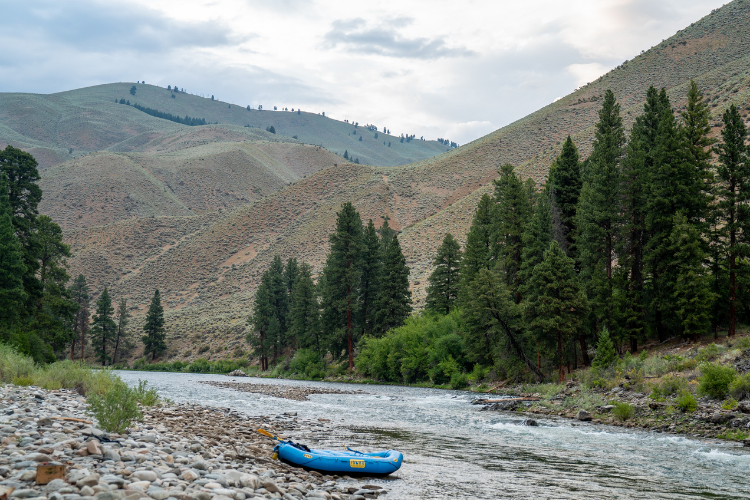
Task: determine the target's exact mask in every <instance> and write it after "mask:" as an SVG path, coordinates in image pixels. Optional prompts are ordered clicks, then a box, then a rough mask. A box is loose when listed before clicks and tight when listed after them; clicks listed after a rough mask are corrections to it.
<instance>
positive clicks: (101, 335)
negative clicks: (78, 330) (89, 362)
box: [91, 287, 117, 366]
mask: <svg viewBox="0 0 750 500" xmlns="http://www.w3.org/2000/svg"><path fill="white" fill-rule="evenodd" d="M114 312H115V310H114V309H113V308H112V299H111V298H110V296H109V291H108V290H107V287H104V290H103V291H102V294H101V295H100V296H99V299H98V300H97V301H96V314H94V318H93V320H94V321H93V323H92V327H91V336H92V338H91V344H92V345H93V346H94V352H95V353H96V356H97V358H98V359H99V362H100V363H101V364H102V366H104V365H106V364H107V361H109V359H110V358H109V355H108V354H107V349H108V348H109V346H110V344H111V343H112V339H113V338H114V335H115V330H116V329H117V325H115V322H114V320H113V319H112V315H113V314H114Z"/></svg>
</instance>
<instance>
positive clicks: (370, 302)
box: [358, 219, 392, 335]
mask: <svg viewBox="0 0 750 500" xmlns="http://www.w3.org/2000/svg"><path fill="white" fill-rule="evenodd" d="M387 223H388V221H387V220H386V221H384V223H383V224H384V225H386V227H387ZM388 238H389V239H390V238H392V236H391V235H390V234H389V235H388ZM382 246H383V245H382V243H381V241H380V238H378V231H377V230H376V229H375V224H373V222H372V219H370V220H369V221H368V223H367V226H366V227H365V230H364V233H363V234H362V257H361V261H360V266H361V275H360V284H359V320H358V323H359V327H360V330H361V334H362V335H372V334H373V330H374V327H375V312H376V309H375V308H376V301H377V297H378V292H379V290H380V278H381V275H382V270H383V253H382Z"/></svg>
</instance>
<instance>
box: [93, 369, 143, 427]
mask: <svg viewBox="0 0 750 500" xmlns="http://www.w3.org/2000/svg"><path fill="white" fill-rule="evenodd" d="M87 404H88V413H89V414H91V415H93V416H94V417H95V418H96V420H97V421H98V422H99V426H100V427H101V428H102V429H104V430H105V431H107V432H117V433H122V432H123V431H125V429H127V428H128V427H130V424H131V423H132V422H133V420H140V419H142V418H143V413H142V412H141V410H140V408H138V395H137V394H136V391H135V390H134V389H131V388H130V387H128V386H127V384H125V383H124V382H119V383H118V384H117V386H116V387H114V388H113V389H112V390H110V391H109V392H107V393H106V394H104V395H99V394H94V395H93V396H90V397H89V398H88V400H87Z"/></svg>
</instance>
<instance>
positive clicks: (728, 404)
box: [721, 398, 737, 410]
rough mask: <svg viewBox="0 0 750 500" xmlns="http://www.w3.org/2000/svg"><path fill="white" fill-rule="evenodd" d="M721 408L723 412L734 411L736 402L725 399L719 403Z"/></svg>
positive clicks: (732, 399) (731, 399)
mask: <svg viewBox="0 0 750 500" xmlns="http://www.w3.org/2000/svg"><path fill="white" fill-rule="evenodd" d="M721 408H722V409H724V410H734V409H735V408H737V400H736V399H734V398H729V399H725V400H724V401H723V402H722V403H721Z"/></svg>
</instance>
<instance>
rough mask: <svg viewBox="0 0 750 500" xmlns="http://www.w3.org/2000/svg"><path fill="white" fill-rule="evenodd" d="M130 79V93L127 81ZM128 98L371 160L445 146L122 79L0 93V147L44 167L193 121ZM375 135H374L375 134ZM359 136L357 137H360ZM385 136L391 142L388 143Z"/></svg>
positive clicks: (129, 146) (125, 148) (416, 155)
mask: <svg viewBox="0 0 750 500" xmlns="http://www.w3.org/2000/svg"><path fill="white" fill-rule="evenodd" d="M134 85H135V87H136V89H137V90H136V95H135V96H133V95H131V94H130V88H131V87H132V86H134ZM120 99H125V100H127V101H129V102H131V103H132V104H136V103H137V104H139V105H140V106H143V107H146V108H151V109H156V110H158V111H161V112H165V113H170V114H172V115H176V116H180V117H184V116H185V115H188V116H190V117H193V118H203V119H205V120H207V121H208V122H210V123H219V124H226V125H238V126H240V127H245V126H249V127H253V128H255V129H258V128H260V129H261V130H263V131H265V130H266V128H267V127H270V126H273V127H274V129H275V130H276V133H277V134H281V135H284V136H287V138H292V137H293V136H297V138H298V139H299V141H300V142H303V143H307V144H315V145H320V146H323V147H325V148H326V149H328V150H330V151H332V152H334V153H337V154H339V155H343V154H344V152H345V151H348V152H349V154H351V155H352V157H353V158H358V159H359V161H360V162H361V163H366V164H369V165H380V166H393V165H403V164H406V163H410V162H414V161H419V160H422V159H425V158H429V157H431V156H434V155H436V154H438V153H442V152H445V151H446V149H447V148H446V146H444V145H443V144H441V143H439V142H437V141H420V140H413V141H411V142H406V141H404V142H403V143H401V142H400V140H399V138H398V137H394V136H391V135H387V134H383V133H382V132H378V133H377V134H376V133H375V132H373V131H369V130H367V129H365V128H364V127H358V128H357V129H356V134H353V132H354V130H355V128H354V126H353V125H351V124H348V123H344V122H340V121H337V120H332V119H330V118H327V117H325V116H322V115H319V114H317V113H308V112H305V111H302V112H300V113H297V112H294V113H292V112H291V111H266V110H263V111H259V110H257V109H252V110H248V109H246V108H245V107H242V106H236V105H232V104H229V103H226V102H222V101H214V100H211V99H206V98H203V97H198V96H195V95H191V94H185V93H182V92H177V93H175V92H172V91H170V90H167V89H164V88H161V87H157V86H155V85H143V84H134V83H132V82H128V83H111V84H106V85H97V86H94V87H88V88H83V89H77V90H70V91H67V92H60V93H57V94H49V95H40V94H21V93H0V147H5V145H7V144H11V145H13V146H15V147H19V148H22V149H24V150H26V151H29V152H30V153H32V154H33V155H34V156H35V157H36V158H37V161H39V163H40V165H41V167H42V168H46V167H49V166H52V165H56V164H59V163H62V162H64V161H67V160H70V159H72V158H74V157H77V156H80V155H82V154H86V153H90V152H94V151H102V150H107V151H112V152H132V151H139V150H140V149H141V148H142V147H144V145H145V144H147V143H150V142H152V141H154V140H155V139H157V138H159V137H162V136H164V135H169V134H172V133H175V132H177V131H184V130H185V129H188V128H191V127H187V126H185V125H181V124H179V123H175V122H173V121H169V120H166V119H161V118H155V117H153V116H151V115H149V114H146V113H145V112H143V111H139V110H138V109H136V108H134V107H133V106H127V105H124V104H117V103H116V102H115V101H119V100H120ZM376 135H377V138H376V137H375V136H376ZM360 137H361V138H362V140H361V141H360V140H359V139H360ZM388 143H390V146H388Z"/></svg>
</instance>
